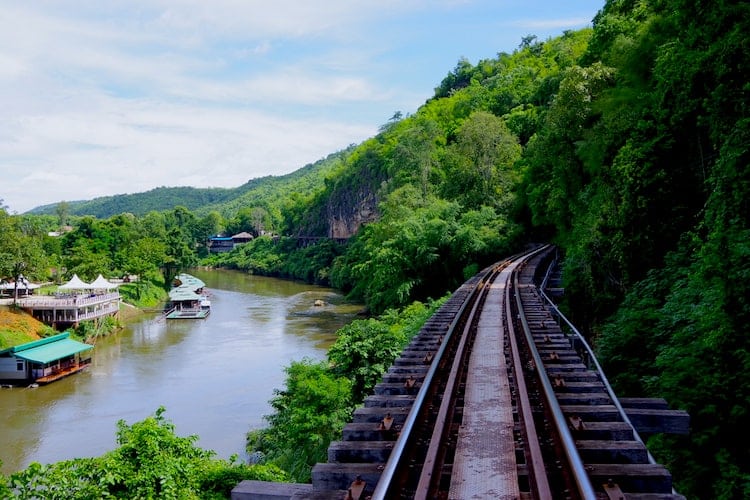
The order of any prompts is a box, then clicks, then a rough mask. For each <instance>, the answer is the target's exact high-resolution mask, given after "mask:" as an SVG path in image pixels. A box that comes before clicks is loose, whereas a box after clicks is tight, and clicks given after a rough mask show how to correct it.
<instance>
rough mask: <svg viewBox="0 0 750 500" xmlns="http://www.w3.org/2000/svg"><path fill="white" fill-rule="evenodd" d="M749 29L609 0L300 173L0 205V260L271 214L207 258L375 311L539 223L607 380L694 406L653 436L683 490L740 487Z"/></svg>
mask: <svg viewBox="0 0 750 500" xmlns="http://www.w3.org/2000/svg"><path fill="white" fill-rule="evenodd" d="M747 33H750V4H748V3H746V2H740V1H737V0H735V1H729V0H694V1H690V2H688V1H686V0H654V1H651V2H644V1H635V0H609V1H607V2H606V5H605V6H604V8H603V9H602V11H601V12H600V13H599V14H598V15H597V16H596V18H595V19H594V23H593V29H584V30H581V31H576V32H566V33H564V34H562V35H561V36H560V37H557V38H554V39H551V40H546V41H539V40H537V39H536V38H535V37H533V36H529V37H525V38H524V39H523V40H522V41H521V45H520V46H519V47H518V50H516V51H514V52H513V53H510V54H509V53H500V54H498V55H497V57H496V58H492V59H487V60H482V61H478V62H477V63H476V64H472V63H470V62H469V61H466V60H461V61H459V62H458V64H457V65H456V67H455V68H454V69H453V70H452V71H451V72H449V73H448V75H447V76H446V78H445V79H444V80H443V81H442V82H440V83H439V84H438V86H437V88H436V89H435V93H434V95H433V96H432V97H431V98H429V99H428V100H427V101H426V102H425V104H424V105H423V106H421V107H420V108H419V110H417V111H416V112H415V113H414V114H412V115H409V116H405V117H404V116H400V115H399V114H397V115H395V116H394V118H393V119H392V120H391V121H389V122H388V123H386V124H384V125H383V126H382V128H381V130H380V133H378V134H377V135H376V136H375V137H373V138H371V139H369V140H367V141H365V142H364V143H362V144H360V145H358V146H356V147H352V148H350V149H348V150H347V151H344V152H341V153H340V154H337V155H332V156H331V157H329V158H328V159H326V160H325V161H323V162H322V163H318V164H316V165H315V166H308V167H306V168H307V170H304V169H303V171H301V172H300V173H296V174H294V175H290V176H285V177H284V178H267V179H261V180H258V182H257V184H254V185H252V186H249V185H246V186H247V189H243V188H237V191H232V192H233V194H232V195H231V196H227V197H224V198H221V196H224V194H227V193H224V194H221V193H216V196H217V198H215V199H213V200H211V201H206V202H205V203H208V204H205V203H204V202H200V203H201V204H200V205H195V208H191V206H188V204H187V203H186V201H185V200H180V201H179V203H177V204H179V205H182V206H181V207H177V208H175V207H174V205H172V206H162V207H163V208H162V209H154V208H149V209H148V210H156V211H158V212H159V213H157V212H155V211H151V212H149V213H148V215H146V216H144V217H140V214H143V213H144V212H143V211H141V210H138V209H136V207H134V208H133V209H132V210H127V211H129V212H131V213H134V214H136V215H138V217H136V218H135V220H132V219H131V218H128V217H122V216H119V217H111V218H110V219H109V220H107V221H97V220H93V219H92V218H83V219H81V220H80V221H79V223H78V224H77V228H76V231H74V232H73V233H70V235H66V236H65V237H64V238H63V239H62V241H61V242H60V241H58V242H51V241H49V240H45V242H44V244H43V245H42V244H39V245H35V244H34V243H33V238H32V237H31V236H29V235H30V234H34V228H35V227H37V226H35V225H34V223H33V221H32V220H31V219H29V218H24V217H17V218H15V219H13V218H11V217H10V216H8V215H7V214H3V211H2V210H0V227H2V228H4V234H6V235H8V234H11V235H12V234H23V235H24V238H26V237H28V238H31V239H21V238H20V237H19V238H18V240H19V241H22V242H23V244H18V245H16V246H13V247H12V248H11V247H10V246H8V245H9V243H8V242H11V243H13V242H14V241H15V239H14V238H12V237H7V236H6V238H5V242H4V243H0V244H5V245H6V246H7V248H8V249H7V250H6V251H4V252H3V251H0V274H4V275H10V274H11V272H16V270H17V269H16V268H14V267H13V266H14V263H18V262H19V261H21V260H22V261H23V262H24V263H25V265H26V266H27V273H28V274H31V275H33V272H38V273H39V274H43V272H44V266H43V265H41V264H40V265H36V266H32V265H31V263H33V262H42V261H41V260H34V259H35V257H34V255H42V254H44V253H45V252H46V255H47V257H48V258H50V259H51V260H53V261H55V262H61V263H63V264H65V266H66V268H67V269H68V270H73V269H86V270H93V269H94V268H95V267H96V266H98V267H99V268H101V266H110V267H109V268H110V269H117V270H122V271H123V272H132V271H133V269H134V268H135V267H138V266H141V267H140V269H142V270H145V269H150V270H151V271H152V272H153V270H154V269H156V270H158V269H162V270H163V269H172V270H174V269H176V268H177V267H179V266H184V265H188V264H190V263H192V262H195V252H196V249H197V251H198V252H200V251H201V250H204V249H203V247H202V246H201V245H203V243H204V240H205V237H206V236H207V235H208V234H212V233H213V232H216V231H219V230H226V231H227V232H234V231H239V230H248V231H250V232H253V233H255V234H261V233H263V232H265V231H268V232H273V233H275V234H279V235H281V236H282V237H281V238H280V239H279V240H272V239H270V238H256V240H254V241H253V242H252V243H250V244H247V245H244V246H243V247H242V248H241V249H237V250H235V251H233V252H231V253H228V254H225V255H223V256H221V257H212V258H211V259H209V260H206V261H204V262H206V263H211V264H215V265H225V266H229V267H234V268H238V269H242V270H247V271H249V272H253V273H265V274H274V275H280V276H288V277H295V278H302V279H308V280H311V281H317V282H320V283H325V284H332V285H334V286H336V287H338V288H340V289H341V290H344V291H346V292H348V293H350V294H351V296H352V297H355V298H357V299H360V300H362V301H364V302H365V303H366V304H367V306H368V308H369V310H370V311H371V312H373V313H379V312H382V311H384V310H387V309H388V308H392V307H403V306H406V305H408V304H410V303H411V302H412V301H414V300H423V299H425V298H428V297H433V298H434V297H439V296H442V294H444V293H445V292H446V291H450V290H453V289H455V287H456V286H457V285H458V284H459V283H460V282H461V281H463V280H464V279H465V278H466V277H468V276H470V275H472V274H474V273H475V272H476V270H477V269H479V268H481V267H482V266H483V265H485V264H487V263H489V262H492V261H494V260H497V258H498V257H500V256H501V255H503V254H507V253H510V252H512V251H514V250H515V249H516V248H518V247H519V246H520V245H523V244H524V243H526V242H529V241H540V240H551V241H554V242H556V243H557V244H558V245H559V247H560V249H561V253H562V256H563V266H564V279H565V281H566V284H565V285H566V302H567V303H566V307H567V308H568V310H569V311H570V313H571V314H572V316H573V317H574V320H575V321H576V322H577V323H578V324H579V325H581V326H582V327H584V328H585V330H586V331H587V332H588V334H589V335H590V337H591V339H592V342H593V343H594V344H595V346H596V348H597V349H598V351H599V353H600V355H601V357H602V361H603V362H604V364H605V369H606V370H607V373H608V375H610V376H611V378H612V379H613V380H614V382H615V383H616V385H617V389H618V393H620V394H622V395H630V394H634V395H635V394H637V395H650V396H661V397H664V398H666V399H667V400H668V401H669V402H670V403H671V404H672V405H673V406H675V407H677V408H681V409H685V410H687V411H688V412H689V413H690V414H691V417H692V433H691V435H690V436H688V437H685V438H679V439H672V438H658V439H654V440H653V441H652V445H654V446H655V448H654V449H655V450H656V453H657V458H658V459H659V461H660V462H662V463H666V464H667V465H668V466H669V468H670V470H671V471H672V473H673V474H674V478H675V481H676V484H677V487H678V489H679V490H680V491H681V492H682V493H683V494H685V495H687V496H688V497H689V498H704V499H709V498H750V465H748V464H750V438H748V437H747V433H743V432H741V430H742V429H745V428H747V427H749V426H750V338H749V337H748V336H747V334H746V333H745V330H746V327H747V325H748V324H749V323H750V289H749V288H750V284H749V283H748V279H749V278H750V202H749V201H748V200H750V153H749V150H748V148H749V147H750V146H749V145H750V117H749V116H748V110H749V108H748V98H749V96H748V92H749V91H750V86H749V85H748V83H747V82H748V79H747V75H750V44H748V42H747ZM249 184H252V182H251V183H249ZM200 196H204V195H200ZM200 196H198V197H199V198H200ZM208 198H209V196H208V194H206V195H205V198H203V200H208ZM141 203H142V204H143V205H146V201H142V202H141ZM149 203H150V202H149ZM196 203H198V202H196ZM72 206H73V204H72V203H71V212H72V213H86V212H85V211H83V212H78V211H77V210H78V209H76V210H73V209H72ZM153 206H156V205H151V207H153ZM199 206H200V208H198V207H199ZM295 236H320V237H324V236H329V237H334V238H347V237H350V238H349V242H348V244H346V245H339V244H338V243H335V242H333V241H326V242H324V243H322V244H320V245H316V246H311V247H304V248H300V247H298V245H297V241H296V240H294V239H293V238H285V237H295ZM91 241H97V242H99V243H98V244H97V245H93V244H91V243H90V242H91ZM14 244H15V243H14ZM124 249H127V250H124ZM0 250H3V249H2V248H0ZM31 250H33V251H34V252H36V253H34V254H33V255H32V254H29V255H27V256H22V257H23V258H22V259H21V258H20V257H13V255H19V256H20V255H21V253H22V252H24V251H26V252H28V251H31ZM13 252H15V253H13ZM8 256H10V257H8ZM50 256H52V257H50ZM94 264H95V265H94ZM149 266H150V267H149ZM32 267H33V269H32ZM105 268H107V267H105Z"/></svg>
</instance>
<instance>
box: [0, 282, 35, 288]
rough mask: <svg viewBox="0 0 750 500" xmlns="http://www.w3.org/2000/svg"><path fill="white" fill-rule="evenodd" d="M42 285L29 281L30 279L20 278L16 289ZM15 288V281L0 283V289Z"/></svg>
mask: <svg viewBox="0 0 750 500" xmlns="http://www.w3.org/2000/svg"><path fill="white" fill-rule="evenodd" d="M40 286H42V285H37V284H36V283H31V282H30V281H26V280H21V281H19V282H18V289H19V290H27V289H28V290H35V289H37V288H39V287H40ZM15 288H16V284H15V283H0V290H13V289H15Z"/></svg>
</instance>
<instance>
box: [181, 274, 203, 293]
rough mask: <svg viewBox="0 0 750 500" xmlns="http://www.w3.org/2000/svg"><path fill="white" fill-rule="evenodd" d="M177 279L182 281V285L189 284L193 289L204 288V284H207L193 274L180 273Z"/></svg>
mask: <svg viewBox="0 0 750 500" xmlns="http://www.w3.org/2000/svg"><path fill="white" fill-rule="evenodd" d="M177 280H178V281H179V282H180V283H182V284H181V285H180V286H187V287H189V288H191V289H192V290H198V289H199V288H203V287H204V286H206V284H205V283H204V282H203V281H202V280H200V279H199V278H196V277H195V276H193V275H192V274H186V273H182V274H178V275H177Z"/></svg>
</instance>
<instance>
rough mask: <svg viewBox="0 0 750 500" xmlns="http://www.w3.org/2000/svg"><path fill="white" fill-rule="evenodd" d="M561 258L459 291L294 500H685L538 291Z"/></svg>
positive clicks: (520, 258) (492, 272) (528, 257)
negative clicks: (550, 265) (309, 487)
mask: <svg viewBox="0 0 750 500" xmlns="http://www.w3.org/2000/svg"><path fill="white" fill-rule="evenodd" d="M552 251H553V250H552V248H550V247H547V246H545V247H540V248H537V249H534V250H533V251H529V252H527V253H525V254H523V255H517V256H514V257H512V258H510V259H508V260H505V261H502V262H499V263H497V264H496V265H494V266H492V267H490V268H488V269H485V270H484V271H482V272H481V273H479V274H478V275H477V276H475V277H474V278H472V279H471V280H469V281H467V282H466V283H465V284H464V285H462V286H461V287H460V288H459V289H458V290H457V291H456V292H455V293H454V294H453V296H452V297H451V299H450V300H449V301H448V302H446V303H445V304H444V305H443V307H442V308H441V309H440V310H439V311H438V312H437V313H436V314H435V315H434V316H433V317H432V318H431V319H430V320H429V321H428V322H427V323H426V324H425V325H424V327H423V328H422V329H421V331H420V332H419V334H418V335H417V336H416V337H415V338H414V339H413V340H412V342H411V343H410V344H409V346H408V347H407V348H406V349H405V350H404V351H403V352H402V354H401V356H400V357H399V358H398V359H396V360H395V362H394V364H393V365H392V366H391V367H390V369H389V370H388V372H387V373H386V374H385V375H384V376H383V379H382V382H381V383H380V384H378V385H376V387H375V390H374V394H373V395H371V396H369V397H368V398H366V399H365V402H364V406H363V407H362V408H359V409H357V410H356V411H355V413H354V416H353V421H352V422H351V423H350V424H348V425H347V426H346V427H345V428H344V430H343V436H342V440H341V441H337V442H334V443H331V445H330V447H329V449H328V462H327V463H320V464H317V465H316V466H315V467H314V468H313V471H312V477H313V484H312V490H308V491H306V492H304V493H300V494H299V495H298V496H296V497H292V498H362V499H364V498H374V499H398V498H409V499H411V498H416V499H422V498H543V499H547V498H553V499H554V498H561V499H577V498H584V499H594V498H605V499H606V498H628V499H638V498H642V499H657V498H658V499H667V498H682V497H681V496H679V495H677V494H675V493H674V492H673V490H672V483H671V476H670V474H669V471H667V470H666V469H665V468H664V467H663V466H661V465H659V464H657V463H655V461H654V460H653V458H652V457H651V455H650V454H649V453H648V450H647V449H646V447H645V445H644V444H643V442H642V441H641V438H640V437H639V435H638V433H637V432H636V430H635V428H634V426H633V425H632V422H631V419H630V417H629V416H628V413H627V412H626V411H625V409H624V408H623V406H622V404H621V403H620V402H619V401H618V399H617V397H616V396H615V395H614V393H613V392H612V390H611V388H610V387H609V384H608V382H607V380H606V376H605V375H604V373H603V372H602V371H601V369H600V368H599V367H598V364H597V363H596V360H595V358H594V357H593V354H592V353H591V352H590V349H589V348H588V345H587V344H586V342H585V340H583V338H582V337H580V336H579V335H570V334H569V333H564V332H563V330H562V328H561V326H560V324H559V322H558V320H557V318H559V317H562V318H563V319H564V317H563V316H562V315H561V314H559V312H558V311H556V309H555V308H554V305H553V304H552V303H551V301H549V300H548V299H547V297H546V295H545V294H544V292H543V288H542V289H540V288H539V287H538V286H537V284H536V283H538V282H541V281H542V279H543V277H544V273H543V271H545V270H546V268H547V267H548V266H547V265H546V264H547V263H548V262H549V260H550V258H551V255H552ZM571 327H572V325H571ZM573 330H574V329H573ZM573 333H574V334H575V333H577V332H573ZM643 401H645V400H643ZM643 401H641V403H643Z"/></svg>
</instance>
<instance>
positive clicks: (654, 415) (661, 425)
mask: <svg viewBox="0 0 750 500" xmlns="http://www.w3.org/2000/svg"><path fill="white" fill-rule="evenodd" d="M625 413H627V415H628V418H629V419H630V421H631V423H632V424H633V427H635V430H637V431H638V433H642V434H658V433H665V434H680V435H686V434H689V433H690V415H688V413H687V412H686V411H683V410H651V409H647V408H625Z"/></svg>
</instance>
